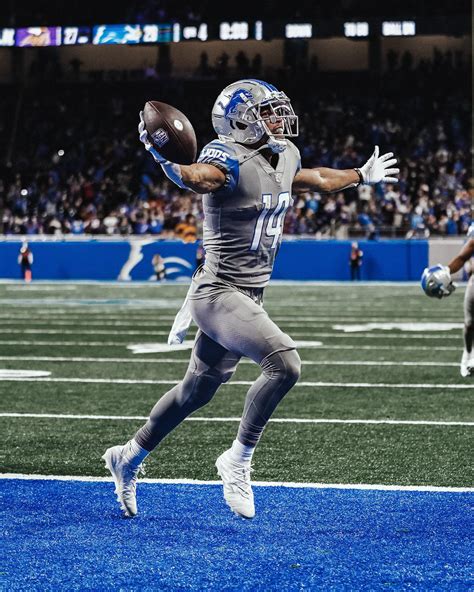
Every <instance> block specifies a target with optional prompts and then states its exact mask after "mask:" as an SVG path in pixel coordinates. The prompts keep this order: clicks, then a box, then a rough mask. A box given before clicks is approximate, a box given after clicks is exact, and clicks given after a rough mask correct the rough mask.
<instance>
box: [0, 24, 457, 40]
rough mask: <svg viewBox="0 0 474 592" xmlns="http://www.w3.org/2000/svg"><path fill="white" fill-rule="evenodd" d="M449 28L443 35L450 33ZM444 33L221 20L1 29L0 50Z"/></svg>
mask: <svg viewBox="0 0 474 592" xmlns="http://www.w3.org/2000/svg"><path fill="white" fill-rule="evenodd" d="M449 31H450V29H449V26H447V25H446V26H445V32H446V33H447V34H449ZM435 32H438V34H441V33H442V32H443V23H440V22H436V23H435V24H432V23H431V24H430V23H429V22H426V21H420V22H419V23H418V22H415V21H414V20H402V21H381V20H379V19H377V20H371V21H346V22H344V21H342V20H331V21H328V20H322V21H318V22H282V21H272V22H266V21H243V20H242V21H223V22H217V23H216V22H195V23H178V22H170V23H149V24H112V25H107V24H105V25H95V26H91V27H89V26H62V27H25V28H17V29H14V28H4V29H0V47H48V46H50V47H51V46H56V47H57V46H65V45H66V46H68V45H69V46H70V45H147V44H158V43H177V42H185V41H247V40H256V41H262V40H266V41H270V40H272V39H290V40H291V39H303V40H304V39H322V38H328V37H346V38H349V39H354V40H356V39H364V38H368V37H370V36H371V35H381V36H382V37H410V36H415V35H419V34H422V35H423V34H425V35H426V34H434V33H435Z"/></svg>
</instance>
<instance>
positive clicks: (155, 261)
mask: <svg viewBox="0 0 474 592" xmlns="http://www.w3.org/2000/svg"><path fill="white" fill-rule="evenodd" d="M151 264H152V265H153V270H154V272H155V279H156V280H157V281H158V282H159V281H161V280H164V279H165V277H166V269H165V260H164V259H163V257H162V256H161V255H160V254H159V253H157V254H156V255H153V258H152V260H151Z"/></svg>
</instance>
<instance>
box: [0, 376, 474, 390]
mask: <svg viewBox="0 0 474 592" xmlns="http://www.w3.org/2000/svg"><path fill="white" fill-rule="evenodd" d="M0 382H68V383H84V384H178V382H179V380H151V379H143V380H135V379H131V378H50V377H47V378H32V377H25V378H14V377H11V378H8V377H5V378H0ZM253 383H254V381H252V380H233V381H231V382H227V383H224V385H223V386H227V385H239V386H250V385H252V384H253ZM295 387H328V388H331V387H338V388H395V389H431V390H436V391H439V390H440V389H474V387H473V385H472V384H424V383H423V384H399V383H394V384H390V383H384V382H304V381H302V382H297V383H296V385H295Z"/></svg>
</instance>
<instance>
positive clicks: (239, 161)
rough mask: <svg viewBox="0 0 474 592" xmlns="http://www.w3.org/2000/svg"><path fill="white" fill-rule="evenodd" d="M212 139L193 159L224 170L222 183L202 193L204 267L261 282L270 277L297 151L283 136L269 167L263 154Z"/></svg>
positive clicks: (243, 282)
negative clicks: (276, 157) (275, 160)
mask: <svg viewBox="0 0 474 592" xmlns="http://www.w3.org/2000/svg"><path fill="white" fill-rule="evenodd" d="M253 153H254V151H253V150H251V149H249V148H247V147H245V146H242V145H240V144H235V143H233V142H221V141H219V140H214V141H213V142H211V143H210V144H208V145H207V146H206V147H205V148H204V149H203V150H202V152H201V154H200V156H199V159H198V162H202V163H207V164H213V165H215V166H217V167H218V168H220V169H221V170H223V171H224V172H225V174H226V182H225V185H224V187H223V188H221V189H219V190H218V191H216V192H215V193H209V194H206V195H204V196H203V209H204V249H205V251H206V266H207V267H208V268H209V269H210V270H211V271H212V272H213V273H214V274H215V275H216V276H217V277H220V278H222V279H224V280H226V281H228V282H231V283H233V284H235V285H240V286H253V287H264V286H265V285H266V284H267V283H268V281H269V279H270V276H271V273H272V269H273V264H274V261H275V256H276V254H277V252H278V249H279V246H280V243H281V239H282V234H283V222H284V218H285V214H286V211H287V209H288V207H289V206H290V205H291V204H292V197H291V186H292V183H293V179H294V177H295V174H296V173H297V171H298V170H299V169H300V166H301V165H300V154H299V151H298V149H297V148H296V146H295V145H294V144H292V143H291V142H289V141H288V147H287V149H286V150H285V151H284V152H282V153H280V154H279V160H278V165H277V167H276V169H274V168H273V167H272V166H271V165H270V163H269V162H268V161H267V160H266V159H265V157H264V156H262V154H260V153H258V154H257V155H254V156H253V157H251V158H248V159H247V157H249V156H251V155H252V154H253Z"/></svg>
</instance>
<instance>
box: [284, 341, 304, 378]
mask: <svg viewBox="0 0 474 592" xmlns="http://www.w3.org/2000/svg"><path fill="white" fill-rule="evenodd" d="M284 353H285V354H286V355H285V365H286V370H285V376H286V380H287V381H288V382H291V383H292V384H295V383H296V382H298V380H299V378H300V376H301V358H300V356H299V354H298V352H297V351H296V349H290V350H289V351H286V352H284Z"/></svg>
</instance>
